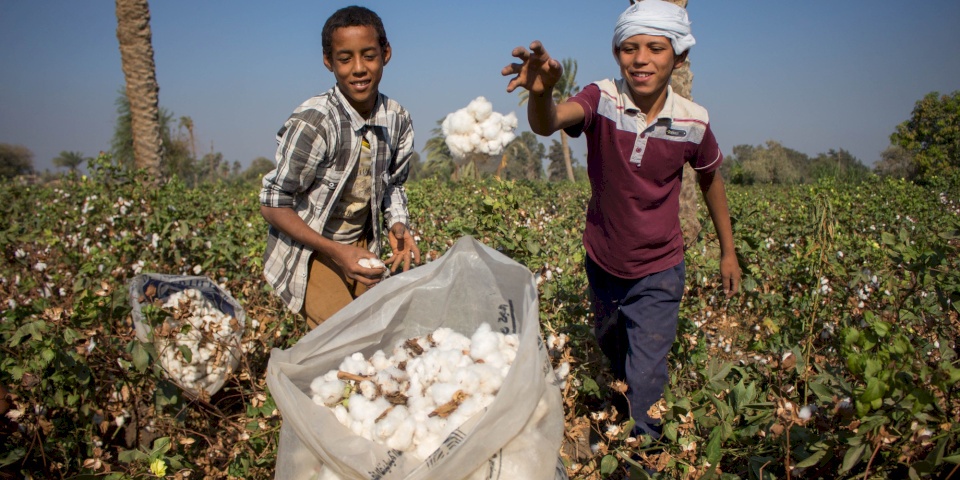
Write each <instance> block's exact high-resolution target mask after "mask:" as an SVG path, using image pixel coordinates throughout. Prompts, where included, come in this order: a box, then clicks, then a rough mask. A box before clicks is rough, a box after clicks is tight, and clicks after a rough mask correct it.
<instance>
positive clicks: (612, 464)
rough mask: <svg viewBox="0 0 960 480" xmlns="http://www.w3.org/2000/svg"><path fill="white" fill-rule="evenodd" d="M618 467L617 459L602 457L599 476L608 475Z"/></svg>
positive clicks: (607, 456)
mask: <svg viewBox="0 0 960 480" xmlns="http://www.w3.org/2000/svg"><path fill="white" fill-rule="evenodd" d="M619 466H620V462H618V461H617V457H614V456H613V455H604V457H603V459H602V460H600V474H601V475H610V474H611V473H613V472H615V471H617V467H619Z"/></svg>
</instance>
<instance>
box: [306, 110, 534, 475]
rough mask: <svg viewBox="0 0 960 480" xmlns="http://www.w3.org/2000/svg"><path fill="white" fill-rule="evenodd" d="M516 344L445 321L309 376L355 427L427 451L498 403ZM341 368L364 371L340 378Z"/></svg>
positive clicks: (314, 393) (400, 446) (321, 396)
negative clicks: (457, 328)
mask: <svg viewBox="0 0 960 480" xmlns="http://www.w3.org/2000/svg"><path fill="white" fill-rule="evenodd" d="M490 116H492V115H490ZM414 343H415V344H416V346H415V347H414V346H411V345H412V344H414ZM518 346H519V340H518V337H517V336H516V335H504V334H502V333H500V332H496V331H493V330H492V329H491V328H490V326H489V325H487V324H482V325H481V326H480V327H479V328H478V329H477V330H476V331H475V332H474V333H473V334H472V335H471V336H470V337H467V336H465V335H463V334H461V333H458V332H455V331H453V330H452V329H449V328H440V329H437V330H436V331H434V332H432V333H430V334H429V335H423V336H420V337H415V338H414V339H411V340H404V341H401V342H398V343H397V344H396V346H395V347H394V348H393V349H392V350H391V354H390V355H387V354H386V353H384V352H383V351H377V352H374V353H373V354H372V355H370V357H369V361H367V360H366V359H365V358H364V355H363V354H362V353H359V352H358V353H355V354H353V355H350V356H348V357H346V358H344V359H343V361H341V363H340V366H339V368H338V369H336V370H332V371H330V372H326V373H324V374H322V375H320V376H318V377H317V378H315V379H314V380H313V381H312V382H311V384H310V393H311V398H312V399H313V401H314V402H315V403H318V404H323V405H326V406H328V407H330V408H332V409H333V412H334V415H335V416H336V418H337V420H338V421H339V422H340V423H341V424H343V425H345V426H346V427H347V428H349V429H350V430H351V431H353V432H354V433H355V434H357V435H360V436H362V437H364V438H367V439H369V440H372V441H375V442H377V443H380V444H382V445H386V446H388V447H389V448H394V449H397V450H400V451H403V452H407V453H408V454H410V455H413V456H416V457H419V458H426V457H427V456H429V455H430V454H432V453H433V452H434V451H435V450H436V449H437V448H438V447H439V446H440V445H441V443H442V442H443V439H444V438H446V436H447V435H448V434H449V433H450V432H452V431H454V430H455V429H457V428H458V427H459V426H460V425H462V424H463V423H464V422H466V421H467V420H469V419H470V418H471V417H473V416H475V415H478V414H480V413H482V412H483V411H484V409H485V408H486V407H488V406H489V405H490V404H491V403H493V401H494V399H495V398H496V394H497V392H498V391H499V389H500V386H501V385H502V384H503V377H504V376H505V375H506V373H507V372H508V371H509V370H510V365H511V364H512V360H513V359H514V358H515V357H516V349H517V347H518ZM339 371H343V372H348V373H351V374H353V375H358V376H361V377H363V378H362V379H356V380H339V379H338V378H337V376H338V372H339ZM344 395H347V398H346V399H344V398H343V397H344ZM440 407H443V408H442V409H441V408H440Z"/></svg>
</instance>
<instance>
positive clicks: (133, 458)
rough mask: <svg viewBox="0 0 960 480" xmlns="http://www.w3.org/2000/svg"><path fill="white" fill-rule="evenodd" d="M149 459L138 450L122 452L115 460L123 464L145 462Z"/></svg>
mask: <svg viewBox="0 0 960 480" xmlns="http://www.w3.org/2000/svg"><path fill="white" fill-rule="evenodd" d="M148 458H149V457H148V456H147V454H146V453H143V452H141V451H140V450H124V451H122V452H120V453H118V454H117V460H120V461H121V462H123V463H133V462H140V461H144V460H147V459H148Z"/></svg>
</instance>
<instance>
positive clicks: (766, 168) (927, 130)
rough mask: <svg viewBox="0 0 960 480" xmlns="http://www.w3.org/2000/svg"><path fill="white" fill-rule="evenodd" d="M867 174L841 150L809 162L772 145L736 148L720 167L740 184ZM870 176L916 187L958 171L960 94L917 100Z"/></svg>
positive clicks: (804, 180) (730, 179) (959, 165)
mask: <svg viewBox="0 0 960 480" xmlns="http://www.w3.org/2000/svg"><path fill="white" fill-rule="evenodd" d="M869 171H870V170H869V169H868V168H867V167H866V166H865V165H864V164H863V163H862V162H861V161H860V160H859V159H857V158H856V157H854V156H853V155H851V154H850V152H848V151H846V150H844V149H842V148H841V149H840V150H833V149H831V150H829V151H828V152H827V153H821V154H819V155H817V156H816V157H813V158H810V157H808V156H807V155H805V154H803V153H800V152H798V151H796V150H792V149H790V148H787V147H784V146H783V145H781V144H780V143H778V142H775V141H768V142H767V143H766V145H759V146H751V145H737V146H735V147H733V154H732V155H730V156H729V158H728V159H727V160H726V161H725V162H724V165H723V167H722V172H723V175H724V178H726V179H728V181H730V182H732V183H739V184H795V183H806V182H815V181H817V180H818V179H821V178H825V177H831V178H835V179H838V180H844V181H850V180H853V181H855V180H857V179H859V178H863V176H864V175H865V174H866V173H868V172H869ZM873 172H874V173H876V174H878V175H881V176H890V177H896V178H904V179H907V180H912V181H917V182H920V183H923V182H926V181H927V180H928V179H930V178H931V177H934V176H949V175H954V174H957V172H960V91H957V92H954V93H952V94H950V95H940V94H939V93H938V92H931V93H929V94H927V95H926V96H924V97H923V98H922V99H921V100H919V101H918V102H917V103H916V105H915V106H914V109H913V112H912V113H911V114H910V119H908V120H906V121H904V122H903V123H901V124H899V125H897V127H896V129H895V130H894V132H893V133H892V134H891V135H890V146H889V147H887V149H885V150H884V151H883V152H882V153H881V154H880V159H879V160H878V161H877V162H876V163H875V164H874V168H873Z"/></svg>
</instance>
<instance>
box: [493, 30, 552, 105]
mask: <svg viewBox="0 0 960 480" xmlns="http://www.w3.org/2000/svg"><path fill="white" fill-rule="evenodd" d="M511 55H513V56H514V57H515V58H517V59H519V60H520V63H511V64H510V65H507V66H506V67H503V70H501V71H500V74H501V75H503V76H504V77H507V76H510V75H516V77H513V78H512V79H510V82H509V83H507V91H508V92H512V91H514V90H516V89H517V87H523V88H525V89H527V91H528V92H530V94H531V95H541V94H543V93H544V92H549V91H550V90H552V89H553V86H554V85H556V84H557V81H558V80H560V76H561V75H563V66H561V65H560V62H558V61H556V60H554V59H552V58H550V54H548V53H547V50H546V49H545V48H543V44H542V43H540V41H539V40H534V42H533V43H531V44H530V50H527V49H526V48H523V47H517V48H514V49H513V52H511Z"/></svg>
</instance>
